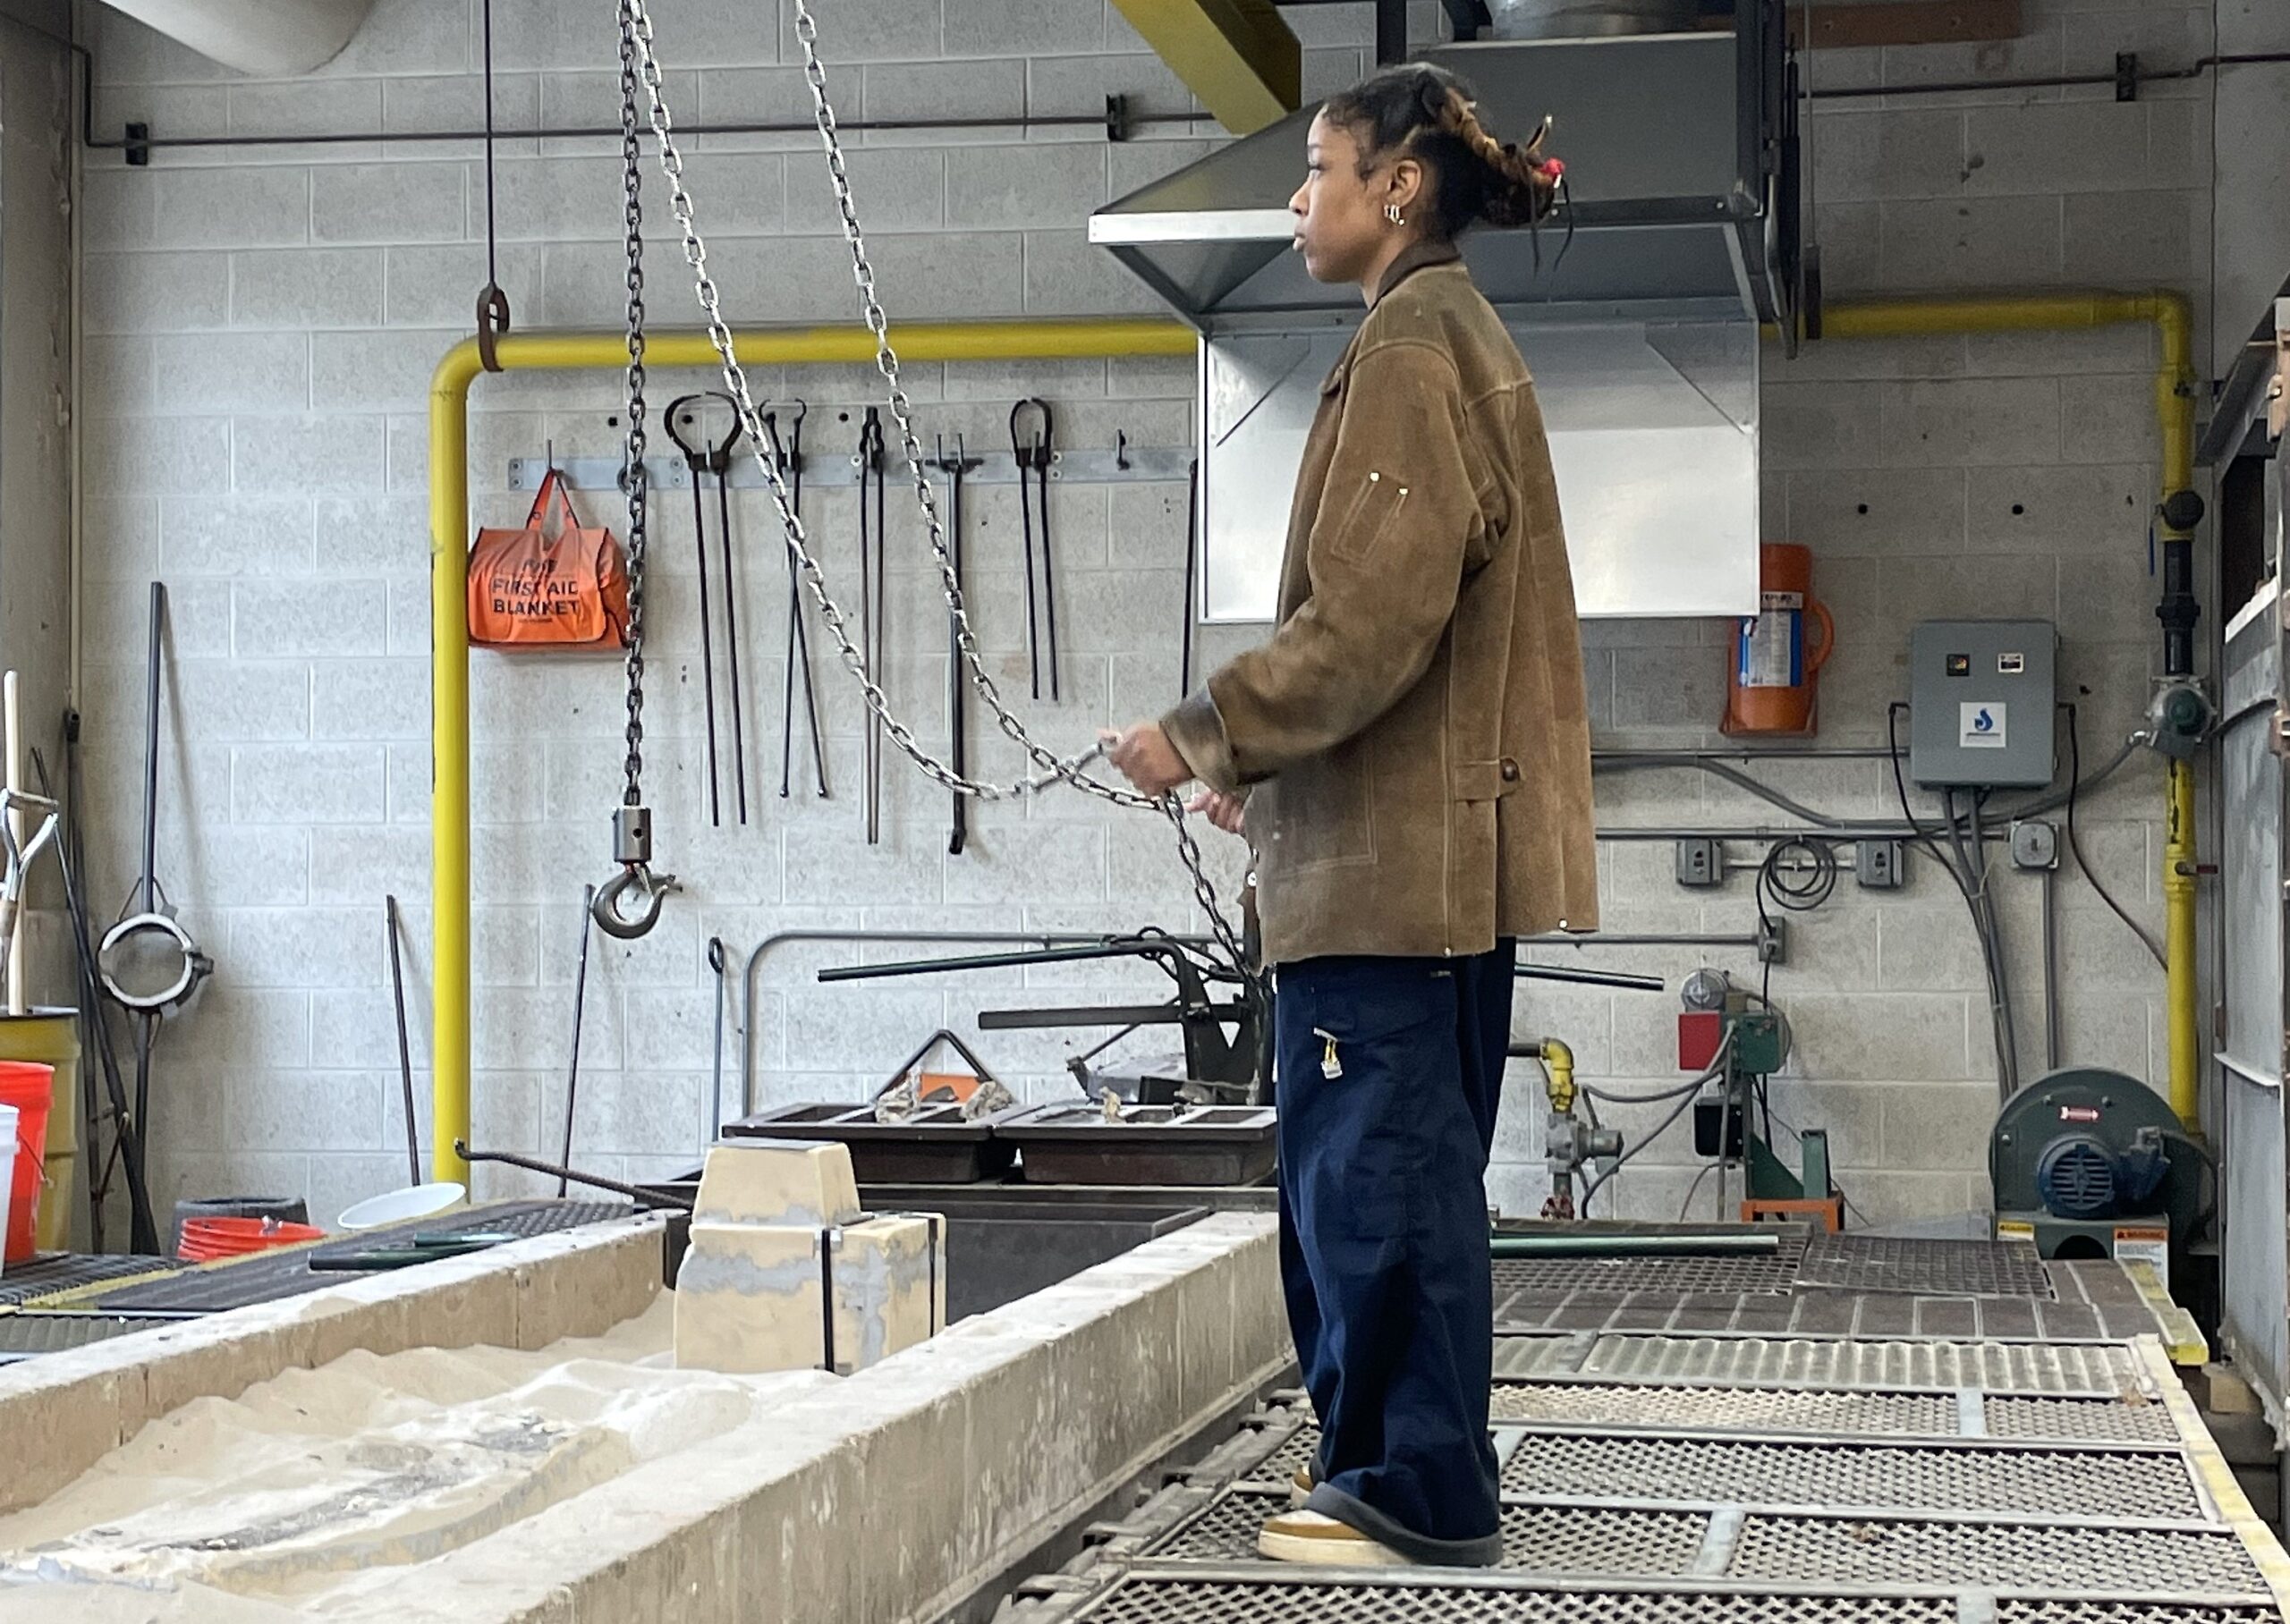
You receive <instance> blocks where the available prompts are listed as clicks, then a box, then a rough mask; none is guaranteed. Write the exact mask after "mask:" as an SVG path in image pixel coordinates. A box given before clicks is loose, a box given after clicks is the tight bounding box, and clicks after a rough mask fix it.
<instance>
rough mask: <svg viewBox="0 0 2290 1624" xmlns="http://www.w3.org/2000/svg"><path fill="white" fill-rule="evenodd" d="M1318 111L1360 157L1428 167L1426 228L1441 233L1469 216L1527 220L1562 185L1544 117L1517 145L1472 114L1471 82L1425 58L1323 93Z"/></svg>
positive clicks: (1458, 229) (1551, 201)
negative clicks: (1547, 148)
mask: <svg viewBox="0 0 2290 1624" xmlns="http://www.w3.org/2000/svg"><path fill="white" fill-rule="evenodd" d="M1320 111H1321V112H1322V113H1323V114H1325V115H1326V116H1327V119H1328V120H1329V122H1331V123H1338V124H1342V125H1343V126H1344V128H1345V129H1347V130H1349V131H1352V133H1353V137H1354V139H1356V140H1358V141H1359V142H1360V146H1361V156H1362V158H1363V161H1372V160H1373V159H1376V158H1381V157H1387V156H1401V155H1404V156H1412V157H1417V158H1421V160H1422V161H1423V163H1424V165H1425V166H1426V167H1427V168H1429V170H1430V172H1431V176H1430V189H1429V204H1430V213H1429V219H1428V221H1427V222H1426V229H1427V230H1428V231H1429V233H1430V234H1431V235H1432V236H1434V237H1437V238H1438V239H1439V240H1441V241H1447V240H1450V239H1452V238H1454V237H1455V236H1457V235H1458V234H1460V233H1462V232H1463V228H1464V227H1466V226H1468V225H1470V224H1472V222H1474V221H1478V220H1484V221H1486V222H1487V224H1489V225H1493V226H1497V227H1511V226H1521V225H1533V224H1536V223H1537V222H1539V221H1540V220H1541V219H1543V218H1544V217H1545V216H1548V214H1549V213H1550V212H1551V209H1552V208H1553V207H1555V206H1556V203H1557V201H1558V199H1560V197H1561V195H1562V193H1563V190H1564V188H1565V173H1566V169H1565V165H1563V164H1561V163H1560V162H1559V161H1558V160H1557V159H1556V158H1555V157H1549V156H1546V155H1545V154H1544V152H1543V142H1544V140H1545V139H1546V138H1548V135H1549V134H1550V122H1549V121H1548V119H1546V120H1544V121H1543V123H1542V126H1541V128H1539V129H1538V130H1537V131H1535V133H1534V135H1533V137H1532V138H1531V140H1528V141H1526V142H1525V143H1524V144H1523V145H1522V144H1519V143H1516V142H1511V141H1503V140H1497V138H1496V137H1495V135H1494V134H1493V133H1492V132H1491V131H1489V129H1488V128H1487V126H1486V125H1484V124H1482V123H1480V121H1479V109H1478V105H1477V102H1476V100H1475V98H1474V97H1473V94H1472V88H1471V86H1470V85H1469V84H1468V83H1466V82H1465V81H1464V80H1463V78H1462V77H1461V76H1459V75H1457V74H1455V73H1453V72H1449V71H1448V70H1446V68H1443V67H1438V66H1436V65H1434V64H1433V63H1421V62H1418V63H1406V64H1404V66H1400V67H1395V68H1387V69H1385V70H1384V71H1383V72H1380V73H1378V74H1376V75H1374V76H1373V77H1372V78H1370V79H1365V80H1361V82H1360V83H1358V84H1356V85H1354V86H1353V88H1352V89H1349V90H1346V91H1344V92H1343V93H1341V94H1340V95H1336V96H1333V97H1329V98H1328V100H1327V103H1326V104H1325V105H1324V106H1322V107H1321V109H1320Z"/></svg>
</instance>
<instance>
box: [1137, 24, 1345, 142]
mask: <svg viewBox="0 0 2290 1624" xmlns="http://www.w3.org/2000/svg"><path fill="white" fill-rule="evenodd" d="M1114 4H1115V5H1117V6H1119V7H1120V8H1121V14H1122V15H1123V16H1124V17H1126V18H1128V19H1129V26H1130V27H1132V28H1133V29H1135V30H1137V31H1138V32H1139V33H1140V34H1141V35H1143V36H1144V37H1145V43H1146V44H1147V45H1149V46H1151V47H1153V49H1154V51H1155V52H1156V53H1158V55H1159V56H1160V58H1161V60H1162V61H1163V62H1166V63H1168V64H1169V67H1170V69H1171V71H1173V72H1175V74H1176V76H1177V77H1178V78H1179V79H1182V80H1184V82H1185V87H1186V89H1190V90H1191V91H1192V93H1193V94H1194V95H1195V96H1197V97H1200V105H1201V106H1204V107H1206V108H1208V109H1209V112H1210V113H1211V114H1215V115H1216V119H1217V123H1220V124H1222V125H1224V126H1225V128H1226V129H1227V130H1229V131H1232V132H1233V133H1234V135H1248V134H1251V133H1252V132H1254V131H1259V130H1261V129H1263V128H1264V127H1265V126H1266V125H1267V124H1270V123H1277V122H1278V121H1279V120H1281V119H1282V118H1285V117H1286V116H1287V115H1288V114H1291V113H1293V112H1294V111H1295V110H1296V107H1297V105H1298V104H1299V103H1300V102H1301V101H1302V97H1303V51H1302V48H1301V47H1298V45H1297V44H1296V36H1295V35H1293V34H1292V33H1290V32H1289V31H1288V25H1287V23H1286V22H1285V21H1282V20H1281V16H1280V13H1278V12H1277V11H1276V10H1275V9H1274V8H1273V4H1272V0H1114Z"/></svg>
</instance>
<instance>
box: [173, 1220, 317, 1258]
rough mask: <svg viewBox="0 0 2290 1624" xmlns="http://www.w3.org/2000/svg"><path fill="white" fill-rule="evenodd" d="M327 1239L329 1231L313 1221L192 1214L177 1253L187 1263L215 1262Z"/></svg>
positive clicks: (183, 1231)
mask: <svg viewBox="0 0 2290 1624" xmlns="http://www.w3.org/2000/svg"><path fill="white" fill-rule="evenodd" d="M324 1239H326V1231H324V1230H321V1229H318V1228H317V1227H315V1226H314V1225H311V1224H307V1223H281V1222H279V1221H278V1220H277V1219H276V1218H193V1219H191V1220H189V1221H187V1222H185V1223H184V1224H183V1226H182V1241H181V1242H180V1243H179V1244H178V1245H177V1248H176V1251H175V1256H178V1257H180V1258H182V1260H183V1262H185V1263H214V1262H216V1260H217V1259H220V1258H225V1257H244V1256H247V1255H248V1254H249V1253H251V1252H267V1251H270V1250H272V1249H274V1248H278V1247H291V1246H300V1245H301V1243H302V1242H304V1241H306V1240H324Z"/></svg>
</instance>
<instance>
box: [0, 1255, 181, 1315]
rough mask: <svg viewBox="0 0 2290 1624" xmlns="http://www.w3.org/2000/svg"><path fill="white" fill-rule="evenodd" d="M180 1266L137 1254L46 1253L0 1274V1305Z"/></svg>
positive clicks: (11, 1265) (163, 1258)
mask: <svg viewBox="0 0 2290 1624" xmlns="http://www.w3.org/2000/svg"><path fill="white" fill-rule="evenodd" d="M181 1266H182V1265H179V1264H177V1263H175V1262H174V1261H173V1260H172V1259H169V1258H165V1257H146V1256H140V1255H139V1254H134V1253H129V1254H124V1255H115V1254H112V1253H97V1252H43V1253H41V1254H39V1255H38V1256H36V1257H34V1258H33V1259H32V1260H31V1261H30V1263H17V1264H10V1265H8V1272H7V1273H5V1274H0V1303H25V1302H30V1301H31V1300H32V1299H33V1298H38V1297H50V1296H53V1295H54V1294H55V1293H56V1292H58V1291H72V1290H77V1289H78V1288H80V1287H81V1286H91V1285H94V1284H95V1283H96V1282H97V1281H106V1280H126V1279H129V1278H131V1277H132V1276H134V1275H138V1274H151V1273H157V1272H158V1271H160V1270H164V1269H174V1268H180V1267H181Z"/></svg>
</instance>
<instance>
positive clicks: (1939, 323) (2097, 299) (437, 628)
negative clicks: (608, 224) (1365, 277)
mask: <svg viewBox="0 0 2290 1624" xmlns="http://www.w3.org/2000/svg"><path fill="white" fill-rule="evenodd" d="M2144 321H2151V322H2153V323H2154V324H2155V326H2156V328H2157V330H2158V332H2159V334H2160V335H2161V339H2162V351H2163V355H2162V363H2161V366H2160V367H2159V369H2158V372H2157V375H2156V381H2155V403H2156V413H2157V416H2158V418H2159V421H2160V424H2161V430H2162V464H2163V481H2162V483H2163V494H2164V495H2169V494H2171V493H2172V492H2174V491H2179V490H2184V489H2187V488H2188V487H2189V486H2190V484H2191V482H2192V478H2193V469H2194V397H2193V393H2192V390H2193V368H2192V353H2193V351H2192V336H2191V335H2192V318H2191V316H2190V312H2189V307H2188V304H2187V300H2186V299H2185V298H2184V295H2181V294H2177V293H2171V292H2157V293H2147V294H2113V293H2091V294H2038V295H2029V296H2024V297H2023V296H2003V297H1997V298H1987V299H1892V300H1868V301H1864V302H1860V303H1852V304H1840V305H1833V306H1830V307H1829V308H1828V309H1827V310H1826V311H1825V312H1824V316H1823V332H1824V334H1825V336H1828V337H1831V338H1899V337H1907V336H1911V335H1913V334H1942V333H2003V332H2030V331H2039V330H2047V329H2065V328H2077V327H2099V326H2115V325H2117V324H2119V323H2126V322H2144ZM1194 342H1195V340H1194V334H1193V333H1192V329H1191V328H1189V327H1186V326H1182V325H1181V324H1179V323H1176V322H1174V321H1152V320H1132V321H1062V322H1026V321H1011V322H939V323H917V324H914V325H912V326H902V327H900V328H899V329H898V331H897V343H898V349H899V353H900V354H901V355H902V356H903V357H904V358H905V359H910V360H918V361H949V360H1021V359H1060V358H1064V359H1073V358H1081V357H1102V356H1116V355H1188V354H1191V353H1192V349H1193V344H1194ZM739 345H740V349H741V352H742V359H747V360H750V361H752V362H754V363H756V364H759V365H783V366H784V365H794V364H802V363H806V362H843V363H849V362H865V361H867V360H869V359H873V356H874V352H875V351H874V338H873V335H872V334H869V333H868V332H866V331H865V330H864V329H862V328H857V327H810V328H789V329H770V328H764V329H758V330H755V331H752V332H751V333H748V334H744V335H742V337H741V338H740V339H739ZM498 359H499V360H500V362H501V366H502V368H503V369H504V370H506V371H530V370H546V369H552V368H556V369H564V368H617V367H620V366H623V365H624V364H625V363H626V361H627V349H626V338H625V335H624V334H619V333H530V334H511V335H509V336H508V337H506V338H504V339H503V340H501V342H500V344H499V348H498ZM647 359H648V360H649V362H650V363H651V364H652V365H654V366H658V367H697V366H708V365H712V364H713V363H714V361H715V359H716V357H715V352H714V351H713V349H712V348H711V347H710V346H709V344H708V338H707V335H706V334H701V333H690V332H676V333H661V334H655V335H653V336H652V337H651V338H650V340H649V343H648V346H647ZM483 370H484V368H483V366H482V363H481V362H480V361H479V358H478V352H477V344H476V341H475V340H473V339H465V340H463V341H462V343H458V344H455V345H454V347H453V348H452V349H451V350H449V351H446V352H445V358H444V359H442V360H440V361H439V362H438V364H437V372H436V375H435V376H434V377H433V379H432V381H431V384H430V392H429V540H430V624H431V648H430V661H431V675H430V696H431V699H430V703H431V715H432V723H431V727H432V734H431V746H430V748H431V752H432V762H431V773H432V780H433V788H432V791H431V812H430V817H431V832H432V840H433V842H434V846H435V854H434V858H433V863H434V868H433V875H432V880H431V884H432V888H433V889H432V897H433V908H434V914H435V927H434V928H435V933H436V953H437V964H436V968H435V971H434V974H435V976H436V987H435V991H434V994H433V1013H432V1026H431V1031H432V1053H431V1062H432V1067H433V1075H432V1101H433V1126H432V1129H431V1137H432V1145H431V1152H430V1159H431V1165H432V1167H433V1169H434V1172H433V1175H432V1176H433V1177H436V1178H438V1179H460V1180H465V1179H467V1178H468V1176H469V1169H468V1165H467V1163H464V1162H462V1159H461V1158H460V1157H459V1156H458V1155H454V1148H453V1146H454V1140H455V1139H466V1138H468V1135H469V1121H470V1071H471V1059H470V913H469V906H470V905H469V891H470V873H469V868H470V791H469V626H468V621H467V618H466V610H465V607H464V605H465V600H466V596H467V593H468V587H469V575H468V564H469V557H468V547H469V530H468V527H469V432H468V430H469V422H468V416H469V387H470V385H471V383H472V382H474V381H475V380H476V378H477V377H478V376H479V375H480V374H481V373H482V372H483ZM2166 533H2167V536H2168V537H2171V538H2175V539H2176V538H2183V535H2184V533H2183V532H2176V531H2167V532H2166ZM2167 782H2168V803H2167V804H2168V821H2167V829H2168V833H2167V839H2166V842H2165V848H2164V871H2163V892H2164V898H2165V907H2166V913H2165V929H2164V945H2165V958H2166V960H2167V982H2166V1007H2167V1011H2168V1019H2169V1034H2170V1045H2169V1052H2170V1101H2171V1105H2172V1108H2173V1109H2174V1110H2175V1111H2176V1112H2177V1113H2178V1115H2179V1118H2180V1120H2181V1121H2183V1122H2184V1123H2185V1124H2186V1125H2187V1126H2188V1128H2189V1129H2190V1130H2192V1129H2194V1128H2195V1127H2196V1126H2197V1124H2198V1121H2199V1111H2198V1101H2199V1094H2198V1089H2197V1087H2196V1065H2197V1056H2198V1045H2197V1040H2196V1024H2195V1004H2196V988H2195V974H2194V939H2195V919H2194V916H2195V902H2194V890H2195V887H2194V863H2195V848H2194V779H2193V774H2192V771H2191V770H2190V769H2189V767H2188V766H2187V765H2186V764H2185V763H2184V762H2173V763H2172V764H2171V765H2170V767H2169V769H2168V781H2167ZM1560 1048H1561V1051H1562V1053H1563V1045H1561V1046H1560ZM1549 1058H1550V1059H1551V1061H1552V1062H1554V1063H1553V1066H1552V1073H1553V1081H1554V1082H1557V1081H1558V1080H1559V1076H1560V1067H1561V1066H1562V1065H1564V1067H1565V1080H1566V1083H1567V1085H1568V1086H1569V1088H1570V1091H1571V1085H1572V1081H1573V1076H1572V1073H1573V1067H1572V1064H1571V1062H1572V1059H1573V1056H1572V1055H1571V1054H1565V1055H1564V1058H1563V1060H1562V1059H1561V1058H1560V1056H1559V1055H1552V1056H1550V1057H1549Z"/></svg>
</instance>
